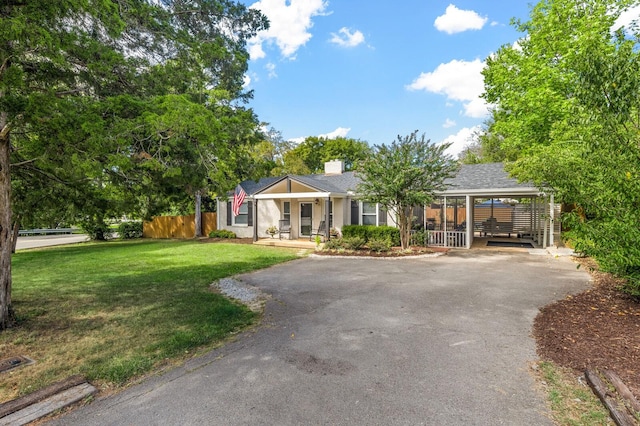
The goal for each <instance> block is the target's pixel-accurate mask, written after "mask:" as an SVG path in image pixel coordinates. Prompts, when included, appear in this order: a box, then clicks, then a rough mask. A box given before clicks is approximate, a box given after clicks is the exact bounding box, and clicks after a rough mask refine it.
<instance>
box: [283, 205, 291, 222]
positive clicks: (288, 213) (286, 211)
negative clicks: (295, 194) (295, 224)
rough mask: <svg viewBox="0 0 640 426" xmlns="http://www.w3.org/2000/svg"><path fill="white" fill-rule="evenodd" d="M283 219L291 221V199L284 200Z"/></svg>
mask: <svg viewBox="0 0 640 426" xmlns="http://www.w3.org/2000/svg"><path fill="white" fill-rule="evenodd" d="M282 219H283V220H286V221H287V222H288V223H291V202H290V201H283V202H282Z"/></svg>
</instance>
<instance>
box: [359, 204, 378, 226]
mask: <svg viewBox="0 0 640 426" xmlns="http://www.w3.org/2000/svg"><path fill="white" fill-rule="evenodd" d="M376 207H377V205H376V203H367V202H365V201H363V202H362V224H363V225H377V224H378V223H377V218H378V211H377V208H376Z"/></svg>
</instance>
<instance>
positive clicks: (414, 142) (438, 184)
mask: <svg viewBox="0 0 640 426" xmlns="http://www.w3.org/2000/svg"><path fill="white" fill-rule="evenodd" d="M450 145H451V144H446V143H443V144H439V145H436V144H434V143H431V141H429V140H428V139H425V135H424V134H423V135H421V136H420V137H418V132H417V131H415V132H413V133H411V134H410V135H408V136H404V137H401V136H398V139H397V140H396V141H394V142H393V143H392V144H391V145H376V146H375V147H374V153H373V155H371V156H369V157H367V158H366V159H365V160H363V161H361V162H360V164H359V167H358V175H359V176H360V177H361V179H362V181H361V183H360V184H359V185H358V188H357V192H358V193H359V194H362V198H363V199H364V200H365V201H368V202H372V203H378V204H380V205H381V206H383V207H384V208H385V210H387V211H388V212H391V213H392V214H393V215H394V217H395V219H396V222H397V225H398V227H399V228H400V241H401V244H402V248H403V249H406V248H408V247H409V241H410V239H411V222H412V220H413V207H415V206H424V205H425V204H428V203H430V202H431V201H432V200H433V199H434V197H435V194H436V192H438V191H442V190H443V189H445V187H446V186H445V180H446V179H448V178H452V177H454V176H455V173H456V171H457V170H458V163H457V162H456V161H455V160H454V159H453V157H451V156H450V155H447V154H446V153H445V151H446V149H447V148H448V147H449V146H450Z"/></svg>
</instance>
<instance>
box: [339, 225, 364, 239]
mask: <svg viewBox="0 0 640 426" xmlns="http://www.w3.org/2000/svg"><path fill="white" fill-rule="evenodd" d="M351 237H360V238H363V239H364V240H365V241H366V239H367V226H365V225H344V226H343V227H342V238H351Z"/></svg>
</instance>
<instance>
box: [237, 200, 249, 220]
mask: <svg viewBox="0 0 640 426" xmlns="http://www.w3.org/2000/svg"><path fill="white" fill-rule="evenodd" d="M233 224H234V225H248V224H249V205H248V203H247V202H246V201H245V202H244V203H242V205H241V206H240V214H239V215H238V216H235V217H234V218H233Z"/></svg>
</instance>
